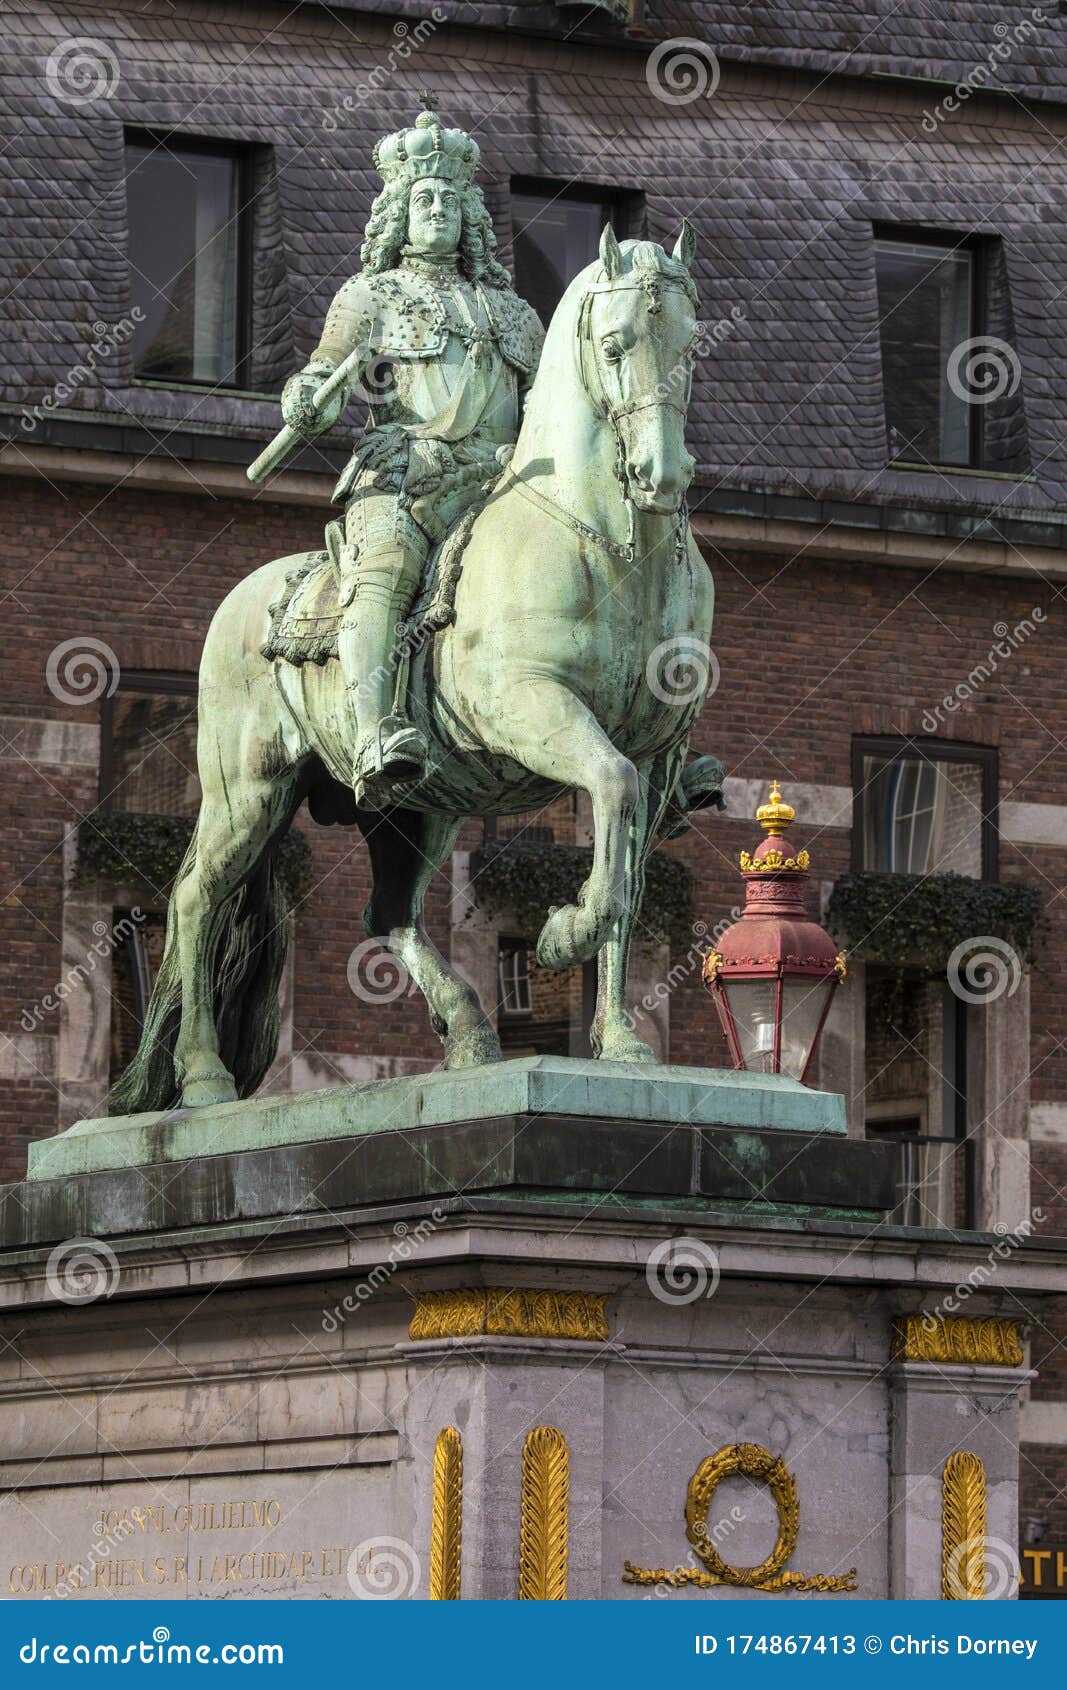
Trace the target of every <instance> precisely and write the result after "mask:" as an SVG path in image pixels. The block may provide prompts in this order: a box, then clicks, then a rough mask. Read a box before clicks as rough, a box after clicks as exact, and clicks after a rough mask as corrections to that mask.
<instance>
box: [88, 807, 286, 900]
mask: <svg viewBox="0 0 1067 1690" xmlns="http://www.w3.org/2000/svg"><path fill="white" fill-rule="evenodd" d="M192 834H193V820H192V817H191V816H156V815H148V814H140V813H138V812H135V811H114V812H111V813H108V814H104V813H103V812H99V813H97V814H94V815H91V816H87V817H86V818H85V820H84V821H83V822H82V824H81V826H80V827H79V829H78V854H77V858H76V861H75V868H74V879H75V882H76V883H77V884H79V885H86V884H88V883H89V882H91V881H96V880H118V881H122V882H125V883H126V884H129V883H130V882H131V881H143V882H144V884H145V885H146V886H148V887H149V888H150V889H151V890H152V891H153V892H154V891H156V890H157V889H158V890H160V891H162V892H164V893H166V894H169V892H170V889H171V887H172V886H173V884H174V879H175V876H176V875H177V873H178V870H179V868H180V867H181V863H182V858H183V857H184V856H185V853H186V850H187V848H188V845H189V841H190V839H191V838H192ZM274 866H275V869H276V870H277V874H278V879H279V882H280V883H281V886H282V890H283V891H284V893H285V898H286V902H287V903H288V905H289V908H290V910H293V911H295V910H298V909H299V908H300V906H301V904H302V903H303V902H304V899H305V898H306V897H307V895H308V893H309V892H310V890H311V847H310V846H309V844H308V842H307V840H306V838H305V837H304V835H303V834H302V833H297V832H296V830H295V829H292V828H291V829H290V831H289V832H288V833H287V834H286V835H285V837H284V839H281V840H279V842H278V844H277V845H276V846H275V849H274Z"/></svg>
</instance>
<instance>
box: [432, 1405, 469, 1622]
mask: <svg viewBox="0 0 1067 1690" xmlns="http://www.w3.org/2000/svg"><path fill="white" fill-rule="evenodd" d="M462 1555H463V1440H462V1438H461V1437H460V1435H459V1432H458V1430H457V1428H456V1427H455V1426H446V1427H445V1429H444V1431H442V1432H439V1433H438V1435H437V1443H436V1445H435V1447H434V1452H433V1513H432V1516H431V1519H430V1601H431V1602H458V1601H459V1587H460V1568H461V1564H462Z"/></svg>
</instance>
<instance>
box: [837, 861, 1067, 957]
mask: <svg viewBox="0 0 1067 1690" xmlns="http://www.w3.org/2000/svg"><path fill="white" fill-rule="evenodd" d="M1041 908H1042V905H1041V895H1040V893H1039V892H1038V891H1037V890H1036V888H1034V887H1033V886H1022V885H1019V884H1016V883H1014V882H1012V883H1008V884H1003V883H1001V882H999V881H985V880H972V879H971V878H970V877H969V876H968V875H964V874H926V875H924V874H876V873H874V872H872V871H869V870H868V871H865V872H863V873H860V874H846V875H842V877H841V879H840V880H838V881H837V882H836V883H835V885H834V889H833V892H832V893H831V895H830V902H829V905H828V906H827V912H826V923H827V926H828V927H829V928H830V930H831V932H832V933H834V935H835V936H836V937H837V938H838V939H839V940H841V941H842V942H843V943H844V945H845V948H846V950H848V951H849V952H851V954H852V955H854V956H855V957H857V958H861V959H866V960H868V961H875V962H883V963H895V964H896V965H897V967H898V968H903V967H904V966H905V965H906V964H908V963H918V964H919V965H920V966H924V967H927V968H932V969H939V968H943V967H944V966H945V964H946V962H947V961H948V959H949V957H950V956H951V955H952V952H953V951H954V950H955V949H956V946H957V945H961V944H963V943H964V941H965V940H967V939H975V938H979V937H982V936H985V935H988V936H989V937H991V938H996V939H1003V940H1004V942H1005V943H1006V944H1008V945H1011V947H1012V949H1013V950H1015V951H1016V952H1017V953H1018V954H1019V956H1021V957H1023V958H1025V959H1026V960H1027V961H1028V962H1033V961H1034V960H1035V943H1036V936H1037V930H1038V924H1039V922H1040V920H1041Z"/></svg>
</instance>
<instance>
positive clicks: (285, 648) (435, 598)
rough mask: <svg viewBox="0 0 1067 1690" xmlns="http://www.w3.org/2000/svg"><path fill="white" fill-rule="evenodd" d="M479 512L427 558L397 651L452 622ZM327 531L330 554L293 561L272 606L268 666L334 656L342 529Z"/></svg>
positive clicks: (454, 529)
mask: <svg viewBox="0 0 1067 1690" xmlns="http://www.w3.org/2000/svg"><path fill="white" fill-rule="evenodd" d="M481 508H482V506H481V504H478V505H476V506H472V507H471V508H470V509H469V510H467V511H466V512H465V513H464V515H463V516H461V517H460V519H459V521H458V522H457V523H456V524H455V525H454V527H452V528H451V529H450V530H449V532H448V534H446V536H445V538H444V539H443V540H442V542H441V544H440V545H439V546H437V547H436V548H435V550H434V551H433V552H432V553H431V555H430V557H429V559H428V562H427V566H426V570H425V573H424V575H423V578H422V581H421V583H420V585H419V590H418V592H417V593H416V595H415V600H414V603H413V604H412V607H411V613H410V615H409V616H408V619H407V621H406V622H405V623H404V624H403V625H402V627H401V629H400V633H399V639H398V648H399V650H401V651H403V650H404V649H405V648H406V649H407V650H409V651H410V650H411V649H413V648H415V647H416V646H417V645H418V644H419V643H420V642H421V641H422V640H423V639H425V638H426V637H427V636H429V635H432V634H436V633H440V631H441V629H442V628H447V627H448V626H449V624H450V623H451V622H453V621H454V620H455V601H456V587H457V585H458V583H459V577H460V574H461V571H462V568H463V553H464V551H465V550H466V546H467V542H468V540H469V539H470V535H471V529H472V528H473V527H474V520H475V518H476V517H477V515H478V513H479V511H480V510H481ZM331 530H332V531H333V532H332V533H331ZM326 532H327V538H328V539H329V540H332V541H333V544H332V546H331V547H330V549H328V550H326V551H320V552H304V553H302V554H301V555H300V556H299V557H298V558H296V559H294V562H295V563H296V568H295V569H291V570H289V572H288V573H287V574H286V577H285V586H284V589H283V591H282V595H281V597H280V598H279V599H277V600H276V601H275V603H274V604H272V605H271V606H270V630H269V632H268V634H267V638H266V640H265V642H264V644H263V645H262V646H261V647H260V650H261V652H262V654H263V656H264V657H265V658H266V659H267V661H268V662H273V660H274V659H275V658H281V659H283V660H284V661H285V662H286V663H292V664H295V665H296V666H297V667H299V666H300V665H301V664H303V663H317V664H323V663H328V662H329V661H330V659H331V658H335V657H336V656H337V634H338V630H339V629H340V626H341V618H342V616H343V615H344V610H343V609H342V607H341V603H340V593H341V579H340V574H339V572H338V567H337V555H338V553H339V551H340V539H341V531H340V524H338V523H331V524H330V526H329V528H328V529H327V531H326Z"/></svg>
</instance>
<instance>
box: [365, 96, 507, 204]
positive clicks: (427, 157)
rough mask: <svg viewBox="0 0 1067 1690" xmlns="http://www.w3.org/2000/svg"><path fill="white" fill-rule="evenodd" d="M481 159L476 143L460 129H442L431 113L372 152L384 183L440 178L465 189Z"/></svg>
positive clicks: (434, 115)
mask: <svg viewBox="0 0 1067 1690" xmlns="http://www.w3.org/2000/svg"><path fill="white" fill-rule="evenodd" d="M480 157H481V154H480V153H479V151H478V143H477V142H476V141H473V140H472V139H471V137H470V136H469V135H466V134H464V132H463V130H462V129H442V127H441V119H440V118H439V117H438V115H437V113H436V112H434V111H423V112H420V113H419V115H418V117H417V118H416V119H415V127H414V129H398V130H397V132H396V134H395V135H386V136H385V137H384V138H383V139H382V140H381V141H379V142H378V144H377V146H376V147H375V149H374V162H375V164H376V165H377V167H378V170H379V172H380V173H381V178H382V181H383V182H386V183H389V182H399V181H404V182H417V181H418V180H419V179H420V177H423V176H439V177H442V178H444V180H445V181H447V182H458V183H460V184H461V185H462V186H464V187H466V186H468V185H469V184H470V183H471V182H473V181H474V177H475V174H476V172H477V169H478V161H479V159H480Z"/></svg>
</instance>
